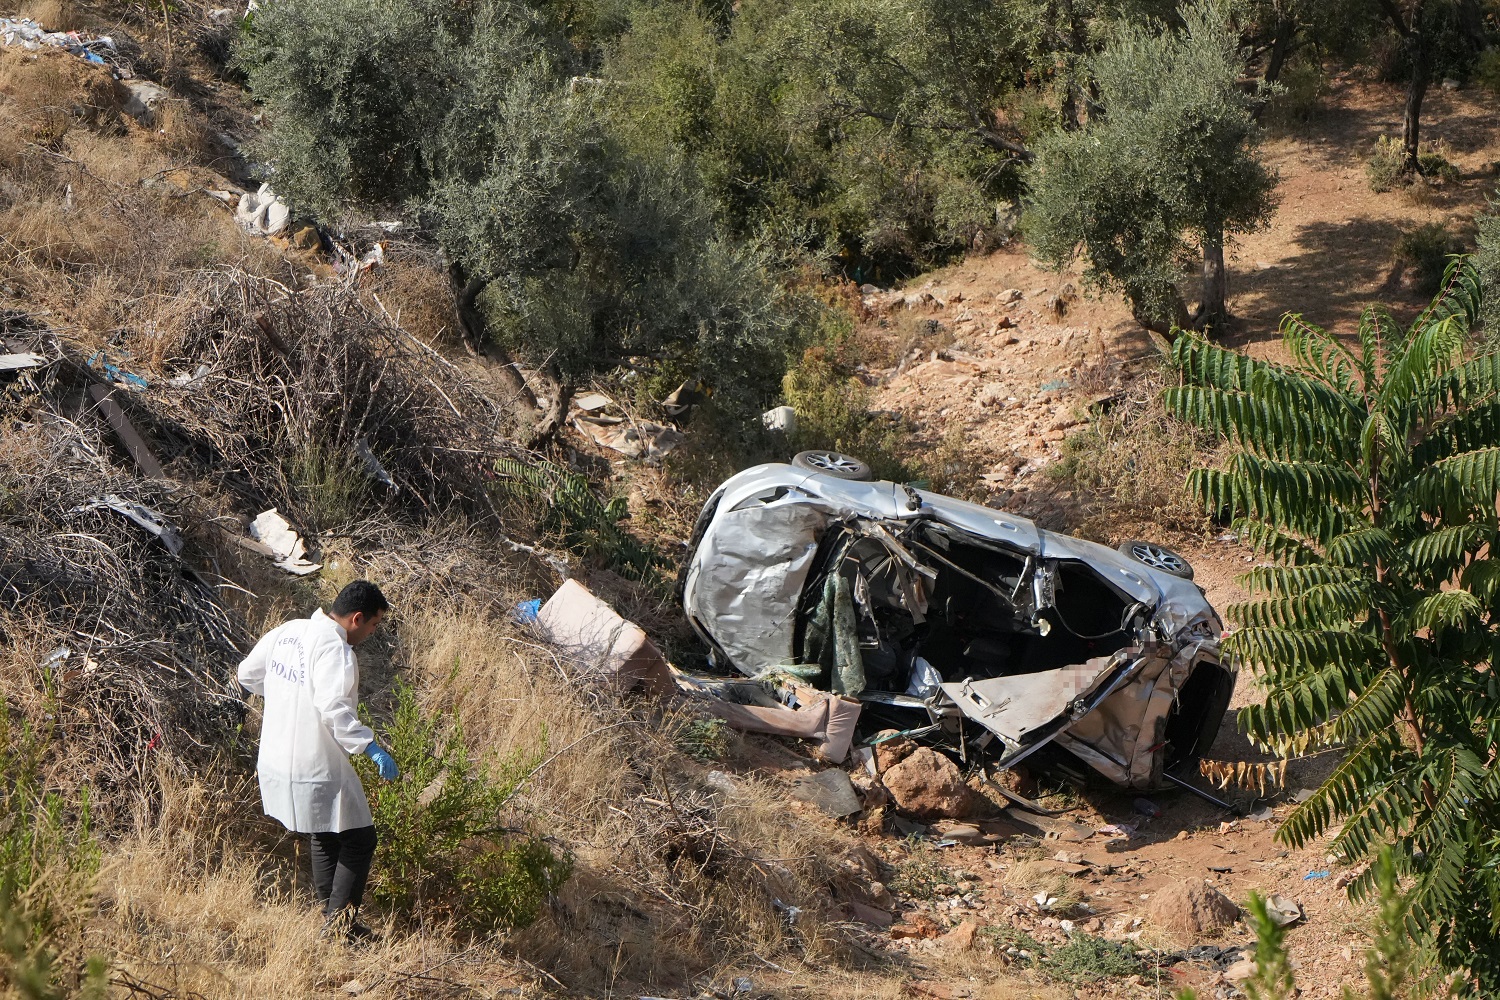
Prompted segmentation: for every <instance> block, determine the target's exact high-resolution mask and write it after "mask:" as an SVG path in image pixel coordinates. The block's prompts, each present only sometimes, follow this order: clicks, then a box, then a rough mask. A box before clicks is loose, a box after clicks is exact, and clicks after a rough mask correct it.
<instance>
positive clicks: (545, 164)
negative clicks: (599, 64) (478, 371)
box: [238, 0, 793, 439]
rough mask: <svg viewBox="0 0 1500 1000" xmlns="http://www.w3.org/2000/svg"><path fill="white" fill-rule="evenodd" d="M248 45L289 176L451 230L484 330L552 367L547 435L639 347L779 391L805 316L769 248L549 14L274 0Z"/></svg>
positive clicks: (446, 237) (750, 397) (467, 293)
mask: <svg viewBox="0 0 1500 1000" xmlns="http://www.w3.org/2000/svg"><path fill="white" fill-rule="evenodd" d="M289 53H295V55H289ZM238 59H239V63H240V65H241V66H242V67H243V68H244V69H245V71H246V73H247V75H248V77H249V81H250V86H251V89H252V91H253V92H254V93H255V95H256V96H257V97H258V98H259V99H260V100H262V101H263V102H265V104H266V106H267V110H268V123H269V129H268V131H267V132H266V135H265V138H264V141H263V144H262V147H261V152H262V155H263V156H264V157H265V158H266V159H267V160H268V161H269V162H270V163H272V164H273V165H274V167H275V182H276V187H277V189H278V191H280V192H281V193H282V194H283V195H284V196H285V197H286V198H287V199H288V200H289V201H290V202H291V204H292V205H293V206H294V207H296V208H300V209H303V210H307V211H310V212H314V213H317V214H319V215H321V216H323V217H325V218H333V217H336V216H337V215H338V214H340V213H342V212H344V211H347V210H350V209H357V210H364V211H374V210H380V211H388V210H399V211H403V212H405V213H406V214H407V215H408V217H409V218H412V219H415V220H417V222H418V223H419V224H420V226H421V228H422V229H423V230H424V231H426V232H428V233H430V234H432V235H433V236H434V237H435V238H436V240H437V241H438V243H439V244H440V245H441V247H442V248H443V250H444V251H445V252H446V254H447V256H448V258H449V260H450V261H451V272H452V277H453V279H454V286H455V291H456V293H457V297H458V306H459V312H460V316H461V317H462V318H463V320H464V322H465V324H466V326H468V328H469V330H470V333H471V334H472V335H473V336H474V337H475V339H476V340H477V339H480V338H481V337H487V338H489V339H490V340H491V341H492V342H493V343H495V344H497V345H499V347H501V348H502V349H504V350H505V351H508V352H510V353H511V354H512V355H513V356H515V357H516V358H518V359H519V360H521V361H523V362H525V363H527V364H528V365H529V366H531V367H533V368H534V369H536V370H537V371H539V372H541V373H542V374H543V375H545V376H546V377H547V379H548V380H549V382H550V384H551V386H552V393H551V400H550V403H549V407H548V412H547V415H546V416H545V417H544V418H543V419H542V420H541V422H540V424H539V425H538V426H537V427H536V428H535V435H534V436H535V437H536V438H538V439H540V438H543V437H545V436H546V435H547V434H549V433H550V432H551V431H552V430H555V428H556V426H557V424H558V421H559V420H560V419H561V417H562V415H563V412H564V410H565V407H566V404H567V400H568V398H569V396H570V395H571V393H572V391H573V387H574V386H577V385H579V384H581V382H582V381H583V380H585V379H587V378H589V377H590V376H592V375H594V374H597V373H599V372H601V371H605V370H608V369H611V368H613V367H615V366H617V365H619V364H621V363H622V362H625V361H626V360H627V359H634V360H635V361H636V362H643V363H645V364H647V365H652V364H654V365H655V366H656V367H658V368H661V367H664V368H665V369H666V370H668V371H670V372H672V373H675V374H678V375H681V376H682V377H699V378H703V379H705V380H706V381H708V382H709V383H710V384H713V385H715V386H716V387H717V388H719V389H720V391H721V393H720V398H721V399H727V400H729V401H731V402H734V401H735V400H736V399H737V398H738V399H739V401H740V402H742V403H743V404H744V405H745V406H746V407H750V406H752V405H758V404H759V403H760V402H762V401H763V399H762V397H764V396H766V395H768V394H769V393H772V392H774V389H775V385H776V381H777V378H778V376H779V372H780V368H781V361H782V358H783V357H784V354H785V350H786V347H787V343H788V340H789V332H790V325H791V323H792V321H793V316H792V314H791V312H790V311H789V310H787V309H786V308H784V297H783V296H782V295H781V294H780V293H779V292H778V290H777V287H776V285H775V283H774V282H772V281H771V280H769V278H768V276H767V274H766V272H765V269H764V267H763V266H762V263H763V262H762V260H761V259H760V256H759V255H758V254H757V252H756V251H755V249H754V248H753V247H751V246H748V245H744V244H733V243H730V242H728V241H726V240H725V239H724V238H723V236H722V235H721V233H720V231H719V228H718V227H717V226H716V224H715V222H714V218H713V206H712V204H711V203H710V201H709V200H708V199H706V198H705V197H704V194H703V192H702V190H701V187H700V186H699V185H698V183H697V180H696V175H695V174H694V172H693V171H692V170H691V169H690V167H689V166H688V165H687V164H686V163H685V162H684V160H683V158H682V156H681V155H680V154H679V153H678V152H677V150H676V149H675V148H674V147H673V146H672V145H671V144H670V143H643V142H642V141H641V139H642V137H641V136H640V135H639V133H637V132H632V131H631V130H629V129H621V128H618V127H616V121H615V117H614V107H615V105H616V104H617V103H618V102H617V101H615V100H613V97H614V95H613V92H612V88H610V87H609V86H607V85H599V84H597V82H595V81H591V80H588V79H578V78H576V77H575V76H574V74H573V72H572V71H573V70H575V69H578V68H579V65H578V63H577V61H576V58H575V56H574V53H573V50H572V49H571V48H570V46H569V45H568V42H567V39H566V38H565V37H564V36H563V35H562V33H561V32H560V31H559V30H558V29H557V28H556V26H555V25H554V24H553V23H552V22H551V21H550V20H549V19H548V18H547V17H545V16H543V13H539V12H538V10H536V9H533V8H530V7H527V6H526V5H524V4H521V3H514V2H510V0H478V2H475V3H471V4H452V3H449V2H446V0H379V2H377V3H375V4H368V3H363V2H356V0H276V2H275V3H271V4H268V5H266V6H265V7H263V8H262V9H261V10H260V11H258V12H257V13H256V15H255V19H254V22H253V24H252V26H251V27H250V29H249V30H248V31H247V32H246V33H245V36H244V38H243V39H242V42H241V45H240V49H239V53H238ZM506 370H507V371H510V372H514V369H513V368H509V367H507V368H506ZM516 382H517V389H518V396H519V397H520V398H521V399H522V400H523V406H522V409H523V410H527V411H529V409H530V407H529V405H526V404H529V403H531V397H530V394H529V392H522V391H519V390H522V389H524V388H525V387H524V385H521V384H520V383H519V377H516Z"/></svg>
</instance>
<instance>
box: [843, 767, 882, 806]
mask: <svg viewBox="0 0 1500 1000" xmlns="http://www.w3.org/2000/svg"><path fill="white" fill-rule="evenodd" d="M849 782H850V784H852V785H853V786H854V790H855V791H856V792H858V793H859V798H860V801H861V802H862V803H864V807H865V808H866V809H874V808H876V807H878V806H883V805H885V804H886V803H888V802H890V801H891V793H890V792H887V791H886V790H885V786H884V785H882V784H881V783H880V782H879V781H877V780H876V779H875V778H872V777H870V776H869V775H868V774H866V773H865V772H864V770H863V769H861V770H859V771H858V772H856V773H854V774H851V775H850V776H849Z"/></svg>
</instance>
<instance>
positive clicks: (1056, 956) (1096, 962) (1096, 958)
mask: <svg viewBox="0 0 1500 1000" xmlns="http://www.w3.org/2000/svg"><path fill="white" fill-rule="evenodd" d="M1040 968H1041V970H1042V973H1043V974H1044V975H1045V976H1047V978H1048V979H1055V980H1057V981H1058V982H1063V983H1070V984H1072V985H1075V986H1081V985H1083V984H1084V983H1094V982H1098V981H1099V980H1101V979H1123V978H1125V977H1126V976H1134V975H1138V974H1140V973H1142V972H1144V971H1145V969H1146V967H1145V965H1144V964H1143V963H1142V962H1141V960H1140V959H1139V958H1137V957H1136V956H1135V952H1133V951H1131V950H1130V949H1128V948H1127V947H1125V946H1124V945H1122V944H1117V943H1116V942H1114V941H1109V940H1106V939H1105V938H1101V937H1095V936H1094V935H1092V934H1074V935H1073V936H1072V937H1070V938H1068V941H1067V943H1066V944H1063V945H1060V946H1059V947H1056V948H1053V949H1052V950H1051V951H1050V952H1049V953H1048V954H1047V958H1046V960H1045V961H1043V962H1042V964H1041V966H1040Z"/></svg>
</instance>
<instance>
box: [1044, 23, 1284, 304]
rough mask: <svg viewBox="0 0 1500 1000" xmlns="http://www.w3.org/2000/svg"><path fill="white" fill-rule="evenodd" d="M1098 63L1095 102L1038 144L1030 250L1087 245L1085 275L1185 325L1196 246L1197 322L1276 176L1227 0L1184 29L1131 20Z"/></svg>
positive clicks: (1052, 255)
mask: <svg viewBox="0 0 1500 1000" xmlns="http://www.w3.org/2000/svg"><path fill="white" fill-rule="evenodd" d="M1089 65H1090V75H1091V78H1092V80H1093V82H1094V84H1095V85H1096V86H1097V89H1098V107H1097V109H1096V113H1094V114H1092V115H1091V116H1090V117H1089V119H1088V121H1087V123H1086V124H1085V125H1084V126H1083V127H1082V128H1081V129H1078V130H1074V131H1066V130H1064V131H1057V132H1053V133H1051V134H1050V135H1047V136H1045V137H1043V138H1042V139H1041V140H1040V141H1039V142H1038V143H1037V161H1036V166H1035V169H1034V170H1033V172H1032V174H1031V175H1030V178H1029V180H1030V184H1031V193H1030V196H1029V199H1028V202H1027V217H1026V222H1025V228H1026V233H1027V235H1028V237H1029V238H1030V240H1031V244H1032V249H1033V251H1034V252H1035V253H1036V254H1037V256H1038V257H1040V258H1041V259H1043V260H1046V261H1048V262H1050V263H1052V264H1054V265H1056V266H1059V267H1060V266H1064V265H1066V264H1068V263H1070V262H1071V261H1073V260H1074V259H1075V258H1077V257H1078V256H1079V255H1082V257H1083V258H1084V259H1085V260H1086V262H1087V268H1086V270H1085V276H1086V278H1087V280H1089V281H1090V282H1091V283H1092V284H1094V285H1096V286H1100V287H1104V288H1110V289H1114V290H1118V291H1121V292H1123V293H1124V294H1125V295H1126V296H1128V297H1129V299H1130V301H1131V304H1132V307H1133V308H1134V310H1135V313H1136V316H1137V318H1139V319H1140V320H1141V321H1142V322H1143V323H1145V324H1146V325H1148V326H1151V327H1153V328H1156V329H1165V328H1167V327H1168V326H1170V325H1172V324H1185V322H1186V314H1185V310H1184V308H1183V306H1182V302H1183V297H1182V295H1181V293H1180V291H1179V290H1178V288H1177V277H1178V275H1179V274H1180V273H1181V271H1182V268H1183V266H1184V263H1185V261H1186V260H1188V259H1191V258H1192V257H1195V256H1196V257H1197V258H1198V259H1199V260H1201V262H1202V269H1203V290H1202V295H1201V304H1200V307H1199V312H1198V316H1197V320H1198V322H1199V324H1200V325H1207V324H1211V323H1214V322H1216V321H1218V320H1219V319H1221V318H1222V317H1223V316H1224V314H1225V299H1226V295H1227V278H1226V273H1225V267H1224V249H1225V246H1226V244H1227V242H1228V241H1229V240H1230V239H1231V238H1232V237H1233V236H1234V235H1236V234H1238V233H1243V232H1247V231H1249V230H1251V229H1254V228H1255V227H1257V226H1259V225H1261V224H1262V223H1263V222H1264V221H1265V219H1266V218H1267V216H1268V214H1269V212H1270V209H1271V206H1272V190H1273V188H1274V187H1275V183H1276V177H1275V175H1274V174H1273V173H1272V172H1271V171H1270V170H1269V169H1268V168H1267V167H1266V166H1265V165H1264V164H1262V163H1261V162H1260V160H1259V159H1258V158H1257V157H1256V147H1257V144H1258V142H1259V139H1260V131H1259V128H1258V127H1257V126H1256V124H1255V121H1254V118H1253V115H1252V112H1253V109H1254V107H1255V103H1256V98H1255V96H1254V95H1251V94H1247V93H1246V92H1245V91H1244V90H1243V89H1242V88H1241V87H1240V85H1239V81H1240V78H1241V76H1242V75H1243V73H1244V69H1245V61H1244V58H1243V57H1242V55H1241V54H1240V51H1239V35H1238V32H1236V31H1235V30H1234V29H1233V28H1232V27H1231V25H1230V23H1229V20H1228V15H1227V12H1226V10H1225V8H1224V7H1222V6H1220V5H1218V4H1214V3H1202V4H1197V5H1193V6H1190V7H1188V8H1186V9H1185V10H1184V11H1183V22H1182V27H1181V28H1180V29H1177V30H1173V29H1169V28H1167V27H1166V26H1165V25H1162V24H1146V25H1129V24H1127V25H1122V26H1121V27H1119V29H1118V30H1117V33H1116V34H1115V36H1114V37H1113V38H1112V40H1111V41H1110V43H1109V45H1108V47H1106V48H1105V49H1104V50H1103V51H1102V52H1100V53H1098V54H1097V55H1095V56H1093V57H1091V58H1090V60H1089Z"/></svg>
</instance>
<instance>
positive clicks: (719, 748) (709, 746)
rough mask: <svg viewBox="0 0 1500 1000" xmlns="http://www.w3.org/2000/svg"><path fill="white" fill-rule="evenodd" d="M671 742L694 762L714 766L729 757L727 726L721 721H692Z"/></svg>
mask: <svg viewBox="0 0 1500 1000" xmlns="http://www.w3.org/2000/svg"><path fill="white" fill-rule="evenodd" d="M673 742H674V743H676V744H677V749H679V750H681V751H682V752H683V753H685V754H687V755H688V756H689V757H691V758H693V759H694V760H696V761H699V762H701V763H704V764H715V763H718V762H719V761H721V760H723V759H724V758H726V757H728V756H729V726H728V725H727V724H726V723H725V722H724V720H723V719H692V720H691V721H689V722H688V724H687V725H685V726H683V727H682V728H681V729H680V730H678V731H677V733H676V735H675V737H674V739H673Z"/></svg>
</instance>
